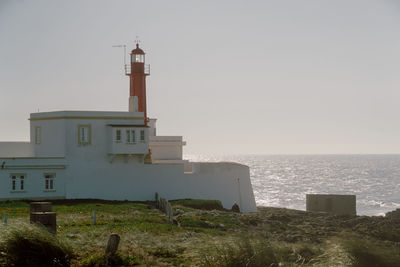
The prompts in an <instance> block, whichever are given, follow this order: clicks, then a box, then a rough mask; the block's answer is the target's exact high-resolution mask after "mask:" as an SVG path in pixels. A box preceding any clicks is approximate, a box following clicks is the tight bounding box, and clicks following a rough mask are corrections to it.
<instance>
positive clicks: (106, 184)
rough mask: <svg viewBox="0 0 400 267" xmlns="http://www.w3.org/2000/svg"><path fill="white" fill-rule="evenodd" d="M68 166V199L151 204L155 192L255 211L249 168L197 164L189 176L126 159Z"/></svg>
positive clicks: (175, 168) (169, 167) (180, 167)
mask: <svg viewBox="0 0 400 267" xmlns="http://www.w3.org/2000/svg"><path fill="white" fill-rule="evenodd" d="M70 165H73V166H74V168H69V169H68V170H67V175H68V177H70V179H71V180H70V181H69V183H68V185H67V188H66V192H67V198H100V199H110V200H111V199H114V200H153V199H154V193H155V192H158V193H159V195H160V196H162V197H165V198H167V199H180V198H199V199H217V200H220V201H221V202H222V204H223V206H224V207H225V208H231V207H232V205H233V204H234V203H235V202H236V203H238V204H239V206H240V207H241V210H242V211H244V212H254V211H256V204H255V200H254V195H253V190H252V186H251V183H250V175H249V168H248V167H247V166H244V165H239V164H235V163H196V167H195V169H196V171H195V172H194V173H192V174H185V173H184V170H183V164H141V163H139V162H137V161H134V159H132V160H127V159H126V158H125V159H122V158H121V159H118V160H115V161H113V163H109V162H104V163H102V164H96V163H95V162H92V163H89V164H85V163H84V162H78V161H77V162H74V163H71V164H70ZM238 178H239V180H238ZM105 189H106V190H105ZM239 192H240V194H239Z"/></svg>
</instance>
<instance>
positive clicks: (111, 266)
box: [80, 254, 140, 267]
mask: <svg viewBox="0 0 400 267" xmlns="http://www.w3.org/2000/svg"><path fill="white" fill-rule="evenodd" d="M139 263H140V261H139V259H138V258H136V257H135V256H125V255H120V254H114V255H93V256H91V257H90V258H87V259H84V260H83V261H82V262H81V265H80V266H82V267H119V266H135V265H138V264H139Z"/></svg>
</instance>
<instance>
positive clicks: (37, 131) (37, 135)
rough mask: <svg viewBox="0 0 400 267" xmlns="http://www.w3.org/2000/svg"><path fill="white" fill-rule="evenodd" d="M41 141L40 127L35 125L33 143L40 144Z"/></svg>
mask: <svg viewBox="0 0 400 267" xmlns="http://www.w3.org/2000/svg"><path fill="white" fill-rule="evenodd" d="M41 143H42V127H40V126H36V127H35V144H36V145H40V144H41Z"/></svg>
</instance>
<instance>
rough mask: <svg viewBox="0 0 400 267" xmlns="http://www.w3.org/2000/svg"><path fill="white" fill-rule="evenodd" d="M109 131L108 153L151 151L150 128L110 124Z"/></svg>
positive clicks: (138, 153)
mask: <svg viewBox="0 0 400 267" xmlns="http://www.w3.org/2000/svg"><path fill="white" fill-rule="evenodd" d="M108 131H109V134H108V140H109V141H108V154H111V155H146V154H147V153H149V142H148V128H146V127H141V126H134V125H132V126H126V125H119V126H110V127H109V130H108ZM141 132H143V134H142V133H141ZM142 135H143V136H142ZM142 137H143V138H142Z"/></svg>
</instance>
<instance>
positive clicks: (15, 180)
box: [11, 174, 25, 192]
mask: <svg viewBox="0 0 400 267" xmlns="http://www.w3.org/2000/svg"><path fill="white" fill-rule="evenodd" d="M24 190H25V174H11V191H13V192H18V191H24Z"/></svg>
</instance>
